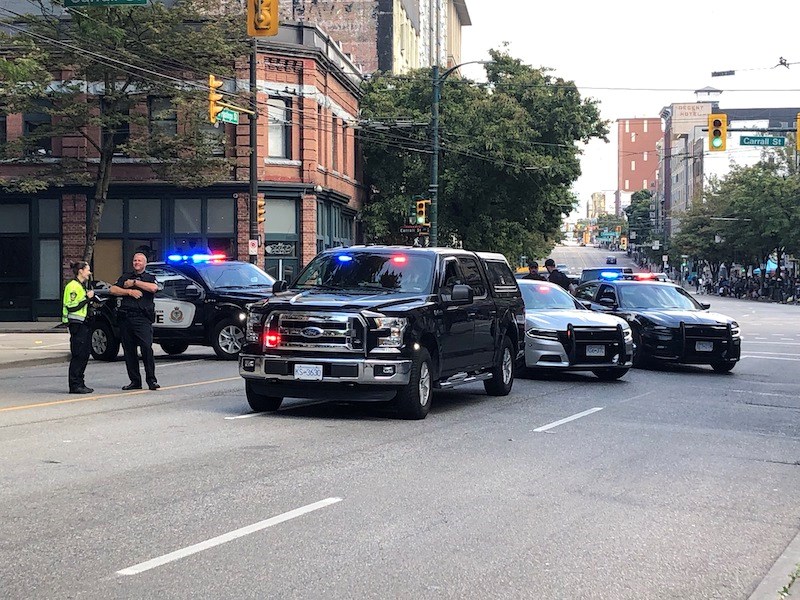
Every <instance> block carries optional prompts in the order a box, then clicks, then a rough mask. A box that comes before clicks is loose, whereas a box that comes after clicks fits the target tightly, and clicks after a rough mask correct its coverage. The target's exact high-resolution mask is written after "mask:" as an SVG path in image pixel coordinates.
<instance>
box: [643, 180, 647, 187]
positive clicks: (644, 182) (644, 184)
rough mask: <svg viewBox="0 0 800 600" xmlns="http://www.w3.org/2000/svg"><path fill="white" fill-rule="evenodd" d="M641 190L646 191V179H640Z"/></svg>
mask: <svg viewBox="0 0 800 600" xmlns="http://www.w3.org/2000/svg"><path fill="white" fill-rule="evenodd" d="M642 189H643V190H646V189H647V179H642Z"/></svg>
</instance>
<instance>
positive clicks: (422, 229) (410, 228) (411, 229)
mask: <svg viewBox="0 0 800 600" xmlns="http://www.w3.org/2000/svg"><path fill="white" fill-rule="evenodd" d="M400 233H414V234H416V235H428V234H429V233H430V225H400Z"/></svg>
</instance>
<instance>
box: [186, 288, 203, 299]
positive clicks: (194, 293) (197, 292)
mask: <svg viewBox="0 0 800 600" xmlns="http://www.w3.org/2000/svg"><path fill="white" fill-rule="evenodd" d="M184 293H185V294H186V298H187V299H189V300H197V299H198V298H200V296H202V295H203V291H202V290H201V289H200V288H199V287H197V286H196V285H193V284H189V285H187V286H186V289H185V291H184Z"/></svg>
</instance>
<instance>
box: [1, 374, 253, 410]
mask: <svg viewBox="0 0 800 600" xmlns="http://www.w3.org/2000/svg"><path fill="white" fill-rule="evenodd" d="M236 379H241V377H225V378H224V379H210V380H208V381H196V382H194V383H181V384H178V385H169V386H166V387H162V388H161V390H177V389H180V388H185V387H192V386H195V385H208V384H210V383H222V382H223V381H234V380H236ZM149 392H150V390H132V391H130V392H117V393H115V394H103V395H101V396H81V397H79V398H68V399H66V400H53V401H52V402H39V403H38V404H23V405H21V406H7V407H6V408H0V413H2V412H10V411H12V410H26V409H29V408H43V407H45V406H58V405H59V404H72V403H74V402H90V401H94V400H103V399H105V398H117V397H119V396H133V395H136V394H144V393H149Z"/></svg>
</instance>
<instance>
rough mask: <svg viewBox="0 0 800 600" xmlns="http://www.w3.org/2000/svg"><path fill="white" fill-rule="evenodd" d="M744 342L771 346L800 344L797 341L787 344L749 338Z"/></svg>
mask: <svg viewBox="0 0 800 600" xmlns="http://www.w3.org/2000/svg"><path fill="white" fill-rule="evenodd" d="M746 343H747V345H750V344H767V345H771V346H800V343H798V342H789V343H788V344H781V343H778V342H752V341H750V340H747V341H746Z"/></svg>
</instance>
